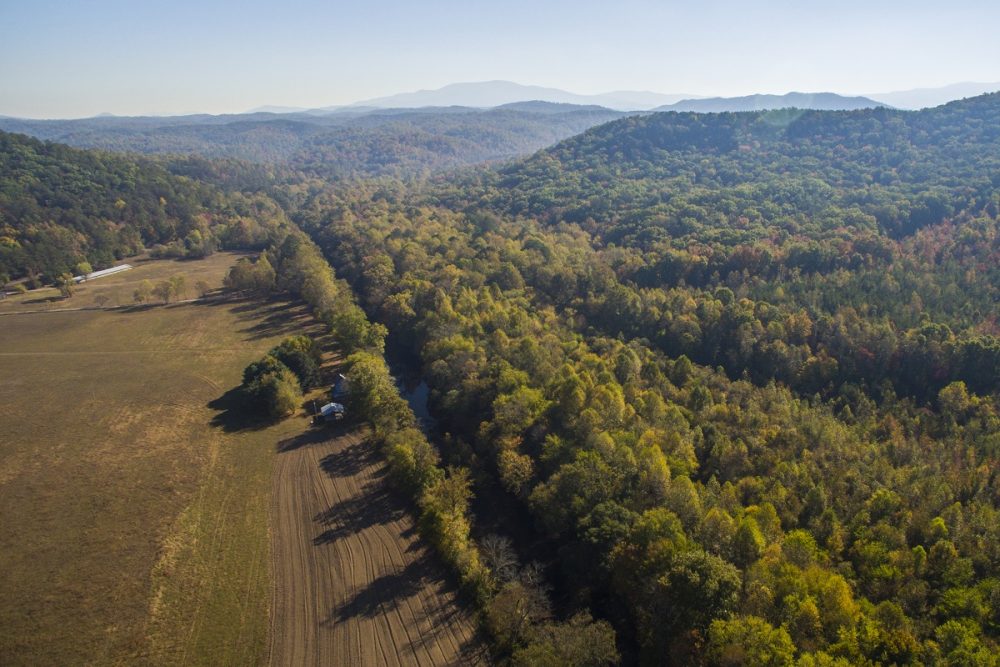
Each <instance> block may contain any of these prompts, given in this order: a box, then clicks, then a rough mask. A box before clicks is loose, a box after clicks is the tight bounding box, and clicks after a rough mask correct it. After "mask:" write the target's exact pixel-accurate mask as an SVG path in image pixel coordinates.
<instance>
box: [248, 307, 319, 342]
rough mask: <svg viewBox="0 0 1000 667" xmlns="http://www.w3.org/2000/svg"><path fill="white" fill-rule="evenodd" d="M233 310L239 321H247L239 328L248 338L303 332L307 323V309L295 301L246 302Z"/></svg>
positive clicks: (255, 338)
mask: <svg viewBox="0 0 1000 667" xmlns="http://www.w3.org/2000/svg"><path fill="white" fill-rule="evenodd" d="M233 312H234V313H238V314H239V315H240V320H241V321H243V322H247V323H249V326H246V327H244V328H242V329H240V333H241V334H243V335H244V336H246V337H247V339H249V340H260V339H262V338H271V337H273V336H291V335H294V334H299V333H304V332H305V331H304V329H306V328H307V327H308V323H309V320H308V317H309V312H308V310H306V309H305V308H304V306H303V305H302V304H301V303H295V302H288V301H282V302H278V303H275V302H271V301H268V302H265V303H260V302H256V303H248V304H246V305H243V306H237V307H236V308H234V309H233Z"/></svg>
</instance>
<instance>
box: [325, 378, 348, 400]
mask: <svg viewBox="0 0 1000 667" xmlns="http://www.w3.org/2000/svg"><path fill="white" fill-rule="evenodd" d="M350 391H351V387H350V381H349V380H348V379H347V377H346V376H345V375H344V374H343V373H337V377H336V380H335V381H334V383H333V386H332V387H330V398H332V399H333V400H335V401H342V400H344V399H345V398H347V395H348V394H349V393H350Z"/></svg>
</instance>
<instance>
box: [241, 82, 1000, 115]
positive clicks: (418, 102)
mask: <svg viewBox="0 0 1000 667" xmlns="http://www.w3.org/2000/svg"><path fill="white" fill-rule="evenodd" d="M996 90H1000V82H994V83H956V84H951V85H948V86H942V87H938V88H919V89H914V90H902V91H893V92H888V93H868V94H866V95H864V96H863V97H862V96H844V95H839V94H836V93H831V92H816V93H795V92H791V93H787V94H784V95H772V94H755V95H747V96H740V97H722V96H715V97H706V96H699V95H692V94H688V93H656V92H650V91H627V90H622V91H614V92H609V93H600V94H595V95H581V94H577V93H572V92H568V91H565V90H561V89H558V88H547V87H542V86H526V85H522V84H518V83H514V82H511V81H480V82H472V83H454V84H450V85H447V86H444V87H443V88H438V89H435V90H418V91H414V92H407V93H400V94H396V95H389V96H385V97H378V98H373V99H368V100H362V101H359V102H355V103H353V104H349V105H342V106H331V107H323V108H320V109H306V108H300V107H282V106H263V107H257V108H255V109H253V110H252V111H251V113H253V112H268V113H295V112H309V113H317V114H320V113H329V112H344V111H358V110H370V109H379V108H382V109H386V108H421V107H450V106H462V107H473V108H492V107H497V106H502V105H505V104H511V103H514V102H527V101H534V100H539V101H544V102H555V103H560V104H576V105H585V106H587V105H597V106H603V107H607V108H609V109H615V110H618V111H649V110H655V111H697V112H700V113H708V112H720V111H761V110H766V109H775V108H782V107H790V106H794V107H797V108H802V109H817V110H849V109H862V108H869V107H874V106H883V105H884V106H891V107H896V108H899V109H920V108H925V107H934V106H938V105H941V104H945V103H947V102H951V101H953V100H957V99H962V98H965V97H974V96H976V95H980V94H982V93H987V92H993V91H996Z"/></svg>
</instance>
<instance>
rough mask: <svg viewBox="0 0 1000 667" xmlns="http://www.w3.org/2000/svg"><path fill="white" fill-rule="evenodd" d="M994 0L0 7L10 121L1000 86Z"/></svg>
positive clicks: (134, 2)
mask: <svg viewBox="0 0 1000 667" xmlns="http://www.w3.org/2000/svg"><path fill="white" fill-rule="evenodd" d="M998 25H1000V2H995V1H993V0H972V1H970V0H951V2H947V3H946V2H943V1H942V0H936V1H934V2H928V1H925V0H909V1H902V0H887V1H880V0H867V1H865V2H862V1H858V0H838V1H830V0H828V1H825V2H819V1H814V0H797V1H792V0H789V1H773V2H771V1H767V0H757V1H756V2H748V1H746V0H744V1H742V2H735V1H728V0H727V1H721V0H702V1H691V0H685V1H683V2H680V1H674V0H668V1H660V2H652V1H644V0H573V1H562V0H560V1H551V2H546V1H545V0H533V1H532V0H504V1H503V2H482V1H479V0H462V1H442V2H436V1H434V0H358V1H356V2H350V3H348V2H339V1H337V0H327V1H325V2H322V1H318V0H284V1H279V0H268V1H267V2H261V1H258V0H244V1H243V2H239V3H236V2H233V3H228V2H219V1H218V0H170V1H169V2H163V1H161V0H129V1H109V0H77V1H76V2H68V1H58V0H0V115H9V116H18V117H25V118H79V117H87V116H93V115H96V114H99V113H114V114H116V115H143V114H181V113H192V112H205V113H238V112H243V111H247V110H249V109H252V108H255V107H258V106H263V105H280V106H294V107H308V108H315V107H324V106H331V105H338V104H349V103H352V102H356V101H359V100H364V99H368V98H373V97H380V96H385V95H391V94H394V93H401V92H408V91H412V90H418V89H432V88H439V87H441V86H444V85H447V84H449V83H456V82H467V81H487V80H495V79H503V80H509V81H516V82H518V83H522V84H530V85H540V86H549V87H554V88H562V89H564V90H568V91H571V92H575V93H583V94H591V93H601V92H608V91H613V90H652V91H655V92H660V93H685V94H692V95H704V96H715V95H720V96H735V95H748V94H752V93H777V94H780V93H785V92H788V91H791V90H797V91H803V92H819V91H831V92H838V93H842V94H864V93H876V92H889V91H894V90H906V89H910V88H921V87H935V86H942V85H946V84H950V83H956V82H962V81H983V82H992V81H1000V39H997V36H996V30H997V26H998Z"/></svg>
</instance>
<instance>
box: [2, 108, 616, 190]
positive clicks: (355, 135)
mask: <svg viewBox="0 0 1000 667" xmlns="http://www.w3.org/2000/svg"><path fill="white" fill-rule="evenodd" d="M624 115H625V114H624V113H622V112H620V111H613V110H611V109H607V108H604V107H599V106H593V105H589V106H580V105H572V104H562V103H554V102H540V101H529V102H515V103H512V104H508V105H503V106H500V107H496V108H493V109H475V108H470V107H457V106H448V107H423V108H419V109H371V108H368V107H351V108H349V109H341V110H339V111H337V112H329V111H327V112H320V111H308V112H298V113H273V112H266V111H258V112H255V113H247V114H232V115H220V116H211V115H206V114H197V115H191V116H176V117H163V118H156V117H131V118H130V117H114V116H103V117H95V118H84V119H79V120H48V121H46V120H22V119H16V118H0V130H3V131H6V132H18V133H21V134H27V135H31V136H34V137H36V138H39V139H44V140H49V141H57V142H60V143H65V144H69V145H71V146H76V147H79V148H100V149H104V150H113V151H127V152H136V153H150V154H189V155H199V156H202V157H208V158H237V159H242V160H248V161H252V162H259V163H269V164H276V165H287V166H291V167H295V168H298V169H302V170H304V171H307V172H309V173H312V174H317V175H322V176H326V177H333V178H335V177H343V176H358V175H400V174H420V173H427V172H433V171H440V170H442V169H451V168H454V167H460V166H463V165H467V164H478V163H482V162H487V161H492V160H505V159H510V158H513V157H518V156H523V155H529V154H531V153H533V152H535V151H537V150H538V149H540V148H544V147H546V146H551V145H552V144H554V143H556V142H557V141H560V140H562V139H565V138H567V137H571V136H573V135H575V134H578V133H580V132H583V131H584V130H586V129H588V128H590V127H593V126H594V125H600V124H601V123H605V122H607V121H609V120H615V119H617V118H621V117H622V116H624Z"/></svg>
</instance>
